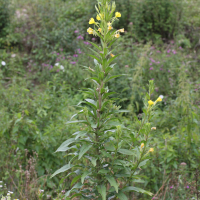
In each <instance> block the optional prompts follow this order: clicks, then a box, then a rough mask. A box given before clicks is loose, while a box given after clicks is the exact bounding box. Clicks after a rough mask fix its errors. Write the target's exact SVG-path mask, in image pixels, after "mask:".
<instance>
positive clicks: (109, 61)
mask: <svg viewBox="0 0 200 200" xmlns="http://www.w3.org/2000/svg"><path fill="white" fill-rule="evenodd" d="M118 56H119V54H118V55H116V56H114V57H113V58H111V59H110V60H108V63H107V64H108V65H109V64H110V63H111V62H112V61H113V60H114V59H115V58H117V57H118Z"/></svg>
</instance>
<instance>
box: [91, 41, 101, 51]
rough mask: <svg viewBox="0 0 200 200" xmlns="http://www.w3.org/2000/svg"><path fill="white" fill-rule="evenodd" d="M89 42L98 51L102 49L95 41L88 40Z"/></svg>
mask: <svg viewBox="0 0 200 200" xmlns="http://www.w3.org/2000/svg"><path fill="white" fill-rule="evenodd" d="M89 43H90V44H92V45H93V46H94V47H95V48H97V49H98V50H99V51H102V49H101V47H99V46H97V45H96V44H95V43H93V42H90V41H89Z"/></svg>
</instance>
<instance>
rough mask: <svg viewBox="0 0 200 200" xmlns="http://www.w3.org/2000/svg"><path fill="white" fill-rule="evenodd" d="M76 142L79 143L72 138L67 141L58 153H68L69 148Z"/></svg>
mask: <svg viewBox="0 0 200 200" xmlns="http://www.w3.org/2000/svg"><path fill="white" fill-rule="evenodd" d="M74 142H78V140H75V139H74V138H70V139H68V140H66V141H65V142H63V143H62V144H61V145H60V147H59V148H58V149H57V150H56V152H59V151H67V150H68V146H69V145H70V144H72V143H74Z"/></svg>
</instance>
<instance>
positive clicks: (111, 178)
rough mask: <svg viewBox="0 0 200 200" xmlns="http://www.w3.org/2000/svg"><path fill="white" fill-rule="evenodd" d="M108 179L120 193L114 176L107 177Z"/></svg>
mask: <svg viewBox="0 0 200 200" xmlns="http://www.w3.org/2000/svg"><path fill="white" fill-rule="evenodd" d="M106 179H107V180H108V181H109V183H110V185H111V186H113V187H114V188H115V191H116V192H117V193H118V184H117V182H116V181H115V179H114V178H113V177H112V176H106Z"/></svg>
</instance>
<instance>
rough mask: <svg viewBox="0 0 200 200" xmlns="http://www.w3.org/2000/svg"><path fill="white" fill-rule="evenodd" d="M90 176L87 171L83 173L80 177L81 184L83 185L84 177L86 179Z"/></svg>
mask: <svg viewBox="0 0 200 200" xmlns="http://www.w3.org/2000/svg"><path fill="white" fill-rule="evenodd" d="M90 174H91V172H88V171H86V172H84V173H83V175H82V176H81V183H82V184H83V183H84V180H85V177H87V176H88V175H90Z"/></svg>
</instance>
